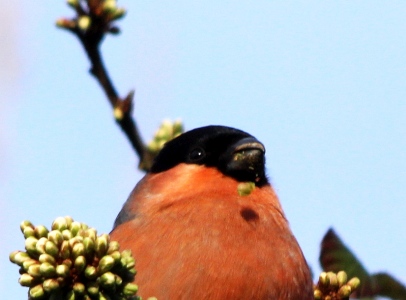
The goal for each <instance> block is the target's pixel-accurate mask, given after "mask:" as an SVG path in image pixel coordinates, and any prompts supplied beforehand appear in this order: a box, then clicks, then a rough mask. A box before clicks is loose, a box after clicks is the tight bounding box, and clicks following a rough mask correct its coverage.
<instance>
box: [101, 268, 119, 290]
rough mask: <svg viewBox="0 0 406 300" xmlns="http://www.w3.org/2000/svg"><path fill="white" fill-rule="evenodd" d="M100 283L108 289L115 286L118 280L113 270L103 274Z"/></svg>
mask: <svg viewBox="0 0 406 300" xmlns="http://www.w3.org/2000/svg"><path fill="white" fill-rule="evenodd" d="M99 278H100V284H101V285H102V286H103V287H105V288H107V289H111V288H114V286H115V283H116V280H115V277H114V274H113V273H111V272H106V273H104V274H103V275H101V276H100V277H99Z"/></svg>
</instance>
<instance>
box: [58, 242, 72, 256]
mask: <svg viewBox="0 0 406 300" xmlns="http://www.w3.org/2000/svg"><path fill="white" fill-rule="evenodd" d="M60 256H61V258H62V259H67V258H69V257H70V246H69V242H68V241H63V242H62V244H61V248H60Z"/></svg>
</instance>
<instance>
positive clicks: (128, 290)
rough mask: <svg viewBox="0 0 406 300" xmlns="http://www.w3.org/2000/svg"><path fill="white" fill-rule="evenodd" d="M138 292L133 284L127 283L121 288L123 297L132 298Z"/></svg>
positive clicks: (136, 286)
mask: <svg viewBox="0 0 406 300" xmlns="http://www.w3.org/2000/svg"><path fill="white" fill-rule="evenodd" d="M137 292H138V285H136V284H134V283H127V284H126V285H125V286H124V288H123V294H124V295H125V296H133V295H135V294H136V293H137Z"/></svg>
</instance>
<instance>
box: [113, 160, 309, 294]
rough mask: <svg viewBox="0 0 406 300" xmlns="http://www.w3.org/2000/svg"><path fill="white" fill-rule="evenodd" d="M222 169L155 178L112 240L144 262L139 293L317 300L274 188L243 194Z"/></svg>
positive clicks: (142, 187) (141, 188) (189, 168)
mask: <svg viewBox="0 0 406 300" xmlns="http://www.w3.org/2000/svg"><path fill="white" fill-rule="evenodd" d="M237 185H238V182H236V181H235V180H233V179H231V178H228V177H225V176H224V175H223V174H221V173H219V172H217V171H216V170H215V169H210V168H204V167H202V166H196V165H179V166H178V167H175V168H173V169H171V170H169V171H167V172H165V173H162V174H161V173H159V174H152V175H151V174H150V175H147V176H146V177H145V178H144V179H143V180H142V181H141V182H140V183H139V184H138V186H137V187H136V189H135V190H134V192H133V193H132V195H131V196H130V199H131V200H130V201H128V202H127V204H126V209H128V210H130V211H131V212H132V213H134V214H136V217H135V218H134V219H133V220H131V221H129V222H126V223H124V224H121V225H120V226H118V227H117V228H116V229H115V230H114V231H113V232H112V233H111V238H112V239H113V240H117V241H119V242H120V245H121V249H131V250H132V252H133V255H134V257H135V259H136V269H137V277H136V280H135V281H136V283H137V284H138V285H139V288H140V289H139V294H140V295H141V296H142V297H144V298H147V297H150V296H155V297H157V298H158V299H159V300H163V299H284V300H286V299H313V296H312V282H311V278H310V273H309V270H308V267H307V265H306V262H305V260H304V258H303V255H302V252H301V250H300V248H299V246H298V244H297V242H296V240H295V238H294V237H293V235H292V233H291V231H290V229H289V226H288V223H287V221H286V219H285V217H284V215H283V212H282V209H281V207H280V204H279V201H278V199H277V197H276V195H275V193H274V192H273V190H272V188H271V187H270V186H264V187H261V188H255V189H254V190H253V192H252V193H251V194H250V195H248V196H239V194H238V193H237Z"/></svg>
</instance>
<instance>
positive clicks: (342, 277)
mask: <svg viewBox="0 0 406 300" xmlns="http://www.w3.org/2000/svg"><path fill="white" fill-rule="evenodd" d="M337 281H338V286H339V287H341V286H343V285H344V284H346V283H347V273H345V271H339V272H338V273H337Z"/></svg>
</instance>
